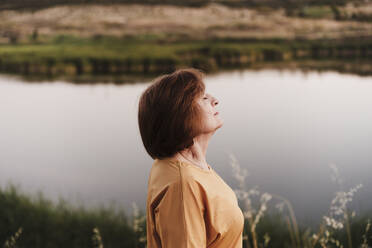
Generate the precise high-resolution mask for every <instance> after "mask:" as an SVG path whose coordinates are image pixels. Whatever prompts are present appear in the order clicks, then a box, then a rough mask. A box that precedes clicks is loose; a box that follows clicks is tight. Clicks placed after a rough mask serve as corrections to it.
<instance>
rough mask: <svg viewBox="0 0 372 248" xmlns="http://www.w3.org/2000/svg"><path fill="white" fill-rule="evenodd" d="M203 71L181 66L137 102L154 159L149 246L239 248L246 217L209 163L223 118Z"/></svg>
mask: <svg viewBox="0 0 372 248" xmlns="http://www.w3.org/2000/svg"><path fill="white" fill-rule="evenodd" d="M203 76H204V74H203V73H202V72H201V71H199V70H197V69H193V68H189V69H179V70H177V71H175V72H173V73H171V74H166V75H163V76H160V77H158V78H156V79H155V81H154V82H153V83H152V84H151V85H150V86H149V87H148V88H147V89H146V90H145V91H144V92H143V93H142V95H141V97H140V100H139V106H138V107H139V108H138V123H139V129H140V134H141V138H142V141H143V144H144V147H145V149H146V151H147V153H148V154H149V155H150V156H151V157H152V158H153V159H154V163H153V164H152V168H151V171H150V175H149V180H148V193H147V206H146V217H147V219H146V224H147V227H146V228H147V248H160V247H162V248H206V247H208V248H215V247H218V248H241V247H242V246H243V245H242V232H243V226H244V217H243V213H242V211H241V209H240V208H239V206H238V201H237V198H236V195H235V193H234V191H233V190H232V189H231V188H230V187H229V186H228V185H227V184H226V183H225V182H224V181H223V179H222V178H221V177H220V176H219V175H218V174H217V173H216V172H215V171H214V170H213V168H212V167H211V166H210V165H209V164H208V163H207V161H206V153H207V147H208V142H209V140H210V138H211V137H212V135H213V134H214V133H215V132H216V130H217V129H219V128H220V127H222V125H223V120H222V119H221V118H220V114H219V113H218V111H217V110H216V105H217V104H218V101H217V99H216V98H214V97H213V96H212V95H210V94H208V93H206V92H205V84H204V82H203V80H202V77H203Z"/></svg>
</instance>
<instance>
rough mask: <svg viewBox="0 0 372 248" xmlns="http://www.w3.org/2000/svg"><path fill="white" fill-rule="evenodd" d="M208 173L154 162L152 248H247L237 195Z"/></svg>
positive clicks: (151, 178) (148, 212)
mask: <svg viewBox="0 0 372 248" xmlns="http://www.w3.org/2000/svg"><path fill="white" fill-rule="evenodd" d="M208 168H209V170H206V169H202V168H200V167H198V166H196V165H193V164H191V163H187V162H183V161H179V160H175V159H172V158H166V159H161V160H159V159H155V160H154V163H153V165H152V168H151V171H150V175H149V180H148V193H147V205H146V217H147V219H146V224H147V227H146V228H147V248H160V247H161V248H206V247H208V248H242V247H243V240H242V233H243V226H244V215H243V213H242V211H241V209H240V208H239V206H238V201H237V198H236V195H235V193H234V191H233V190H232V189H231V188H230V187H229V186H228V185H227V184H226V183H225V182H224V180H223V179H222V178H221V177H220V176H219V175H218V174H217V173H216V172H215V171H214V170H213V169H212V168H211V167H210V166H209V165H208Z"/></svg>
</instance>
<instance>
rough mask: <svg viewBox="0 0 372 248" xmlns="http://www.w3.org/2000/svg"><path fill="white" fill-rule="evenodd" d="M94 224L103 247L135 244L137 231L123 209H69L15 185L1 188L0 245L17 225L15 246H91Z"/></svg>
mask: <svg viewBox="0 0 372 248" xmlns="http://www.w3.org/2000/svg"><path fill="white" fill-rule="evenodd" d="M95 227H97V228H98V229H99V230H100V234H101V236H102V239H103V244H104V246H105V247H128V248H129V247H130V248H133V247H136V245H137V241H136V233H135V232H134V230H133V228H132V225H131V224H130V223H129V221H128V216H127V215H126V214H125V213H124V211H113V209H110V208H101V209H94V210H87V209H84V208H83V207H80V208H72V207H71V206H69V205H68V204H67V203H66V202H63V201H61V202H60V204H58V205H56V204H53V203H52V202H51V201H49V200H47V199H46V198H45V197H43V196H42V195H39V196H38V197H31V196H28V195H25V194H23V193H22V192H21V191H20V190H19V189H18V188H17V187H16V186H14V185H9V186H8V187H7V188H4V189H0V245H2V244H4V243H5V240H7V239H9V237H10V236H12V235H13V234H14V233H15V232H16V231H17V230H18V229H19V228H22V234H21V235H20V237H19V239H18V241H17V247H38V248H42V247H71V248H73V247H76V248H83V247H93V243H92V236H93V229H94V228H95Z"/></svg>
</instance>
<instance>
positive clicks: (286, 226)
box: [0, 184, 372, 248]
mask: <svg viewBox="0 0 372 248" xmlns="http://www.w3.org/2000/svg"><path fill="white" fill-rule="evenodd" d="M371 216H372V214H365V215H363V216H358V217H354V218H353V219H351V221H350V225H351V228H350V229H351V240H352V245H353V247H359V245H360V244H362V243H363V242H364V239H363V235H365V233H366V230H365V229H366V224H367V219H368V218H370V217H371ZM132 217H133V218H134V219H135V220H137V222H135V223H134V224H131V223H130V221H129V218H128V216H127V215H126V214H125V213H124V211H117V210H115V211H113V209H110V208H101V209H94V210H86V209H84V208H73V207H71V206H69V205H68V203H66V202H64V203H63V202H61V203H60V204H53V203H51V202H50V201H49V200H47V199H46V198H44V197H43V196H42V195H38V196H37V197H34V196H28V195H25V194H23V193H22V192H21V191H20V190H19V188H17V187H16V186H14V185H11V184H10V185H9V186H8V187H7V188H4V189H0V245H2V244H4V243H5V242H6V240H10V239H11V238H10V237H12V236H14V234H15V233H16V232H17V230H19V228H22V232H21V234H20V235H19V237H18V238H17V240H16V244H17V247H38V248H43V247H79V248H84V247H101V248H106V247H124V248H125V247H128V248H141V247H145V245H146V240H145V237H146V229H145V225H146V222H145V219H144V213H143V211H139V212H138V213H137V214H135V215H134V216H132ZM251 228H252V226H251V225H250V223H249V221H248V219H246V221H245V231H244V233H246V234H248V235H247V237H248V242H247V241H246V240H245V241H244V246H243V247H244V248H248V247H254V246H253V245H252V243H251V242H252V236H251V235H250V234H251V231H250V230H251ZM97 232H98V233H97ZM313 232H316V230H312V229H311V228H309V227H304V226H300V228H299V234H298V235H299V237H300V240H299V242H300V243H301V246H298V244H297V243H296V240H295V237H294V235H293V228H292V227H291V225H290V222H289V220H288V217H287V216H286V214H285V213H284V212H282V213H280V212H275V211H271V212H270V213H266V214H265V215H264V216H262V218H261V219H260V221H259V224H258V225H257V227H256V228H255V234H256V235H257V236H256V239H257V245H258V247H272V248H286V247H288V248H294V247H321V246H308V245H307V243H308V242H309V240H311V237H310V234H311V233H313ZM97 234H98V236H99V237H97ZM332 235H333V237H334V238H335V239H337V240H339V241H340V242H341V243H342V244H345V246H344V247H347V245H346V244H347V242H348V240H347V234H346V230H345V229H343V230H337V231H336V232H334V233H332ZM97 238H98V239H100V241H99V243H101V244H102V246H99V245H97ZM366 238H367V242H368V243H370V244H371V243H372V239H371V237H370V235H369V234H368V233H367V235H366ZM326 247H337V246H332V244H329V245H327V246H326Z"/></svg>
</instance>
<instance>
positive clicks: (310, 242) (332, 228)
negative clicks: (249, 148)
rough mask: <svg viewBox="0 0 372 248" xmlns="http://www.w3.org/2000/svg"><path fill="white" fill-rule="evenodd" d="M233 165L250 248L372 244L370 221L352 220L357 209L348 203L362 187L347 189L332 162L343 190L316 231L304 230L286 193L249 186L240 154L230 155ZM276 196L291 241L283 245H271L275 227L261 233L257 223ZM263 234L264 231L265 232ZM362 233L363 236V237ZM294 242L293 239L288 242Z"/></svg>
mask: <svg viewBox="0 0 372 248" xmlns="http://www.w3.org/2000/svg"><path fill="white" fill-rule="evenodd" d="M230 160H231V167H232V169H233V173H234V177H235V179H236V180H237V182H238V183H239V187H238V189H235V190H234V191H235V192H236V194H237V197H238V199H240V200H241V201H242V202H243V208H244V211H243V213H244V216H245V218H246V220H247V222H248V226H247V228H245V229H244V234H243V240H244V242H245V244H244V245H245V247H246V248H251V247H253V248H259V247H294V248H297V247H304V248H314V247H322V248H325V247H348V248H352V247H368V243H370V242H371V236H368V233H369V230H370V220H369V219H368V218H366V217H364V218H361V219H359V220H355V221H352V218H354V217H355V215H356V214H355V211H352V212H351V211H350V210H349V209H348V203H350V202H351V201H352V199H353V197H354V195H355V193H356V192H357V191H358V190H359V189H360V188H361V187H362V185H361V184H359V185H356V186H355V187H353V188H351V189H350V190H348V191H344V189H343V183H342V178H341V177H340V174H339V171H338V169H337V167H336V166H335V165H333V164H331V165H330V167H331V169H332V174H331V178H332V180H333V181H335V182H336V183H337V184H338V186H339V191H338V192H336V194H335V197H334V198H333V199H332V201H331V204H330V209H329V214H328V215H326V216H323V219H322V222H321V223H320V225H319V229H318V230H317V231H315V232H313V231H311V228H306V229H302V230H300V228H299V226H298V224H297V220H296V217H295V213H294V210H293V207H292V206H291V204H290V202H289V201H288V200H287V199H285V198H284V197H282V196H279V195H272V194H269V193H267V192H263V193H261V192H259V191H258V189H257V187H254V188H252V189H247V188H246V187H245V179H246V177H247V175H248V172H247V170H246V169H243V168H241V167H240V165H239V163H238V161H237V159H236V157H235V156H234V155H233V154H230ZM253 196H259V199H260V204H259V208H257V209H255V208H254V207H253V204H252V197H253ZM273 198H276V199H277V200H279V203H278V204H277V208H278V209H280V210H281V216H280V217H279V219H277V220H278V221H279V222H282V221H283V219H284V222H285V225H286V227H287V232H286V234H285V235H287V236H289V240H287V242H286V241H284V240H282V242H280V243H281V244H280V245H279V244H276V245H275V246H274V245H268V243H269V242H272V240H273V238H270V232H274V231H275V228H278V227H279V226H280V225H278V226H277V227H272V228H270V229H267V230H265V233H264V234H261V235H259V234H258V232H257V226H258V224H259V222H260V219H262V217H263V216H264V214H265V211H266V209H267V204H268V202H269V201H270V200H271V199H273ZM284 206H286V208H287V212H284V211H283V207H284ZM363 224H365V225H366V227H365V232H364V234H361V233H360V232H357V233H356V232H353V230H352V229H353V227H354V228H355V229H360V227H361V225H363ZM261 233H262V231H261ZM361 235H362V238H360V236H361ZM288 241H290V242H288Z"/></svg>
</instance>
